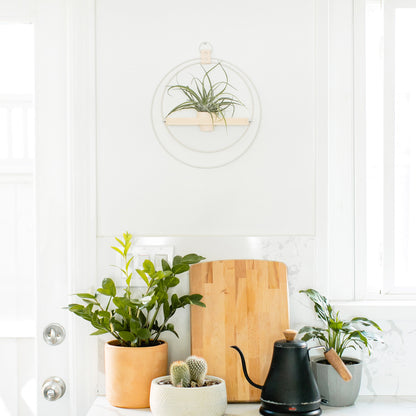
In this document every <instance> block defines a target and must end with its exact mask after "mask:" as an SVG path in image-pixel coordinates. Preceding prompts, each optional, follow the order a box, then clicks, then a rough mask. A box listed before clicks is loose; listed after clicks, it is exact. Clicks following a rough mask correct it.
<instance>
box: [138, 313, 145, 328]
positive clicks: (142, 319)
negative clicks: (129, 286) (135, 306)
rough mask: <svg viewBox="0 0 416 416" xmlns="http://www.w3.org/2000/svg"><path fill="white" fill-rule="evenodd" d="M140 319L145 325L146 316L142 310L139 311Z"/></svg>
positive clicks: (142, 324)
mask: <svg viewBox="0 0 416 416" xmlns="http://www.w3.org/2000/svg"><path fill="white" fill-rule="evenodd" d="M139 320H140V323H141V326H144V325H145V324H146V316H145V314H144V313H143V312H142V311H140V312H139Z"/></svg>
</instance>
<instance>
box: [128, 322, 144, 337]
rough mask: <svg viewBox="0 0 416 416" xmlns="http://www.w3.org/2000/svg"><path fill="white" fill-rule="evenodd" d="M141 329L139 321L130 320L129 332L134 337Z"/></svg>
mask: <svg viewBox="0 0 416 416" xmlns="http://www.w3.org/2000/svg"><path fill="white" fill-rule="evenodd" d="M141 327H142V324H141V322H140V320H139V319H134V318H131V319H130V329H131V332H133V333H134V334H135V335H136V336H137V334H138V332H139V331H140V329H141Z"/></svg>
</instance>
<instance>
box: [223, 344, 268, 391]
mask: <svg viewBox="0 0 416 416" xmlns="http://www.w3.org/2000/svg"><path fill="white" fill-rule="evenodd" d="M230 347H231V348H234V349H235V350H236V351H237V352H238V353H239V354H240V357H241V364H242V366H243V373H244V376H245V377H246V379H247V381H248V382H249V383H250V384H251V385H252V386H253V387H255V388H256V389H260V390H261V389H262V388H263V386H260V384H256V383H255V382H254V381H253V380H252V379H251V378H250V377H249V375H248V373H247V367H246V360H245V358H244V355H243V353H242V351H241V350H240V348H238V347H237V346H236V345H232V346H230Z"/></svg>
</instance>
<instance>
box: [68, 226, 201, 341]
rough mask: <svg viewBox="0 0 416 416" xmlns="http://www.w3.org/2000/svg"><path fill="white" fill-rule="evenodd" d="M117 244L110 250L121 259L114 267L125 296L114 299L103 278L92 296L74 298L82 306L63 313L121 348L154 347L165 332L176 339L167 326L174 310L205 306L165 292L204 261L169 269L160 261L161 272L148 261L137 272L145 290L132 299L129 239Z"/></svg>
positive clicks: (178, 260)
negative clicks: (80, 319) (112, 338)
mask: <svg viewBox="0 0 416 416" xmlns="http://www.w3.org/2000/svg"><path fill="white" fill-rule="evenodd" d="M116 241H117V243H118V244H119V246H114V247H112V248H113V249H114V251H115V252H117V253H118V255H120V256H121V257H122V263H123V266H122V267H118V266H117V267H118V268H119V270H120V271H121V273H122V276H123V277H124V279H125V287H124V293H121V294H119V295H117V287H116V285H115V283H114V281H113V280H112V279H111V278H105V279H103V281H102V283H101V287H99V288H97V290H96V292H95V294H91V293H87V292H82V293H76V294H75V295H76V296H77V297H78V298H80V299H81V300H82V302H84V304H85V305H81V304H77V303H71V304H69V305H68V306H67V307H66V309H68V310H69V311H70V312H72V313H74V314H75V315H77V316H79V317H81V318H82V319H85V320H86V321H89V322H90V323H91V325H92V326H93V327H94V328H95V329H96V331H94V332H92V333H91V335H102V334H105V333H110V334H111V335H112V336H113V337H114V338H115V339H117V340H118V341H119V343H120V345H122V346H127V347H140V346H148V345H157V344H158V342H159V341H158V339H159V336H160V334H161V333H163V332H165V331H170V332H172V333H173V334H175V335H176V336H178V334H177V332H176V331H175V328H174V326H173V325H172V324H171V323H169V320H170V319H171V318H172V316H173V315H174V314H175V312H176V310H177V309H178V308H183V307H185V306H186V305H190V304H192V305H197V306H202V307H204V306H205V305H204V303H202V302H201V299H202V296H201V295H198V294H192V295H184V296H181V297H180V298H179V297H178V296H177V295H176V294H172V295H169V293H168V292H169V291H170V290H171V289H172V288H174V287H176V286H177V285H179V283H180V279H179V277H178V276H177V275H180V274H182V273H184V272H186V271H188V270H189V266H190V265H191V264H195V263H199V262H200V261H201V260H204V257H201V256H199V255H197V254H194V253H191V254H187V255H186V256H184V257H181V256H176V257H175V258H174V260H173V264H172V266H171V265H169V263H168V262H167V261H166V260H162V270H156V268H155V265H154V264H153V263H152V262H151V261H149V260H146V261H144V263H143V268H142V269H137V270H136V272H137V273H138V275H139V276H140V278H141V279H142V280H143V281H144V282H145V283H146V288H145V290H144V293H141V294H134V295H133V294H132V287H131V286H130V284H131V279H132V275H133V272H132V270H131V269H132V264H133V259H134V257H133V256H130V255H129V249H130V247H131V245H132V235H131V234H129V233H127V232H126V233H124V234H123V237H122V238H116ZM120 292H122V291H120Z"/></svg>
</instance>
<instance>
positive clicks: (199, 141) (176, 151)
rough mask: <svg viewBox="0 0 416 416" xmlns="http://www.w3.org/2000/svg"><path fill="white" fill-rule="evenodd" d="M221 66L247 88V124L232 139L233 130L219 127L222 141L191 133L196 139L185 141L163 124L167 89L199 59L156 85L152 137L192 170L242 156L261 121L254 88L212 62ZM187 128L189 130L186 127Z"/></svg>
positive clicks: (242, 75) (243, 77)
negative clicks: (192, 168) (230, 132)
mask: <svg viewBox="0 0 416 416" xmlns="http://www.w3.org/2000/svg"><path fill="white" fill-rule="evenodd" d="M217 63H221V65H222V66H223V67H224V68H225V69H227V71H231V72H232V73H233V74H234V77H237V78H238V79H239V81H240V83H241V85H242V86H243V87H244V88H245V89H246V91H247V96H248V97H249V101H250V102H249V103H248V105H247V110H248V112H249V120H250V123H249V125H248V126H245V127H244V128H239V135H238V136H237V137H231V135H228V129H231V128H234V127H228V128H225V127H221V129H222V130H221V131H222V132H223V133H221V137H222V139H223V140H222V141H221V140H217V141H215V140H212V136H207V133H204V132H199V131H197V128H195V131H193V133H192V134H193V138H195V140H184V139H183V137H181V135H180V134H178V133H177V130H178V129H175V127H173V126H167V125H166V123H164V119H165V117H166V108H164V106H165V104H164V100H165V97H166V96H167V89H168V88H169V85H171V82H172V80H174V79H175V78H177V77H178V75H179V74H181V73H183V72H184V71H186V70H189V69H191V68H192V67H201V61H200V59H192V60H189V61H186V62H183V63H182V64H180V65H178V66H176V67H175V68H173V69H172V70H171V71H169V73H168V74H167V75H166V76H165V77H164V78H163V79H162V81H161V82H160V83H159V85H158V87H157V89H156V91H155V94H154V96H153V101H152V110H151V117H152V125H153V130H154V132H155V135H156V137H157V139H158V141H159V143H160V144H161V145H162V147H163V148H164V149H165V150H166V152H167V153H169V154H170V155H171V156H172V157H173V158H175V159H176V160H178V161H180V162H182V163H184V164H186V165H188V166H191V167H195V168H205V169H207V168H216V167H221V166H224V165H227V164H228V163H231V162H232V161H234V160H236V159H238V158H239V157H241V156H242V155H243V154H244V153H245V152H246V151H247V150H248V149H249V147H250V146H251V145H252V143H253V141H254V139H255V138H256V135H257V132H258V129H259V125H260V119H261V106H260V99H259V96H258V93H257V91H256V88H255V87H254V85H253V83H252V82H251V81H250V79H249V78H248V77H247V75H246V74H245V73H244V72H243V71H241V70H240V69H239V68H237V67H236V66H235V65H233V64H231V63H229V62H226V61H223V60H217V59H212V64H213V65H215V64H217ZM188 128H189V127H188ZM209 134H210V133H208V135H209Z"/></svg>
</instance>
